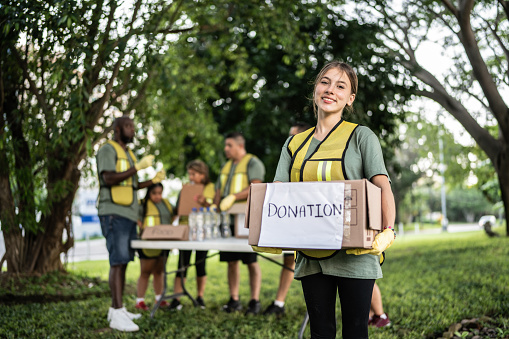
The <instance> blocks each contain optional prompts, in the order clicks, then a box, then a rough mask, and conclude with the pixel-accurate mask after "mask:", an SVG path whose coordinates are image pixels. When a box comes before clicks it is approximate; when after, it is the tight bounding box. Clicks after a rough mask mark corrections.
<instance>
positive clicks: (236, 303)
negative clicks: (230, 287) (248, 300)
mask: <svg viewBox="0 0 509 339" xmlns="http://www.w3.org/2000/svg"><path fill="white" fill-rule="evenodd" d="M223 311H225V312H226V313H233V312H236V311H242V305H241V304H240V300H233V298H230V300H229V301H228V304H226V305H223Z"/></svg>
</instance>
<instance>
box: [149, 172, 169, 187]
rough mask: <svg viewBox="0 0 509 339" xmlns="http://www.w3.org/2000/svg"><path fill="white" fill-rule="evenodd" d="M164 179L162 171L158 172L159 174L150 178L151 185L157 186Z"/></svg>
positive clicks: (164, 174)
mask: <svg viewBox="0 0 509 339" xmlns="http://www.w3.org/2000/svg"><path fill="white" fill-rule="evenodd" d="M164 179H166V173H165V172H164V170H160V171H159V172H157V173H156V176H155V177H153V178H152V183H153V184H158V183H160V182H161V181H163V180H164Z"/></svg>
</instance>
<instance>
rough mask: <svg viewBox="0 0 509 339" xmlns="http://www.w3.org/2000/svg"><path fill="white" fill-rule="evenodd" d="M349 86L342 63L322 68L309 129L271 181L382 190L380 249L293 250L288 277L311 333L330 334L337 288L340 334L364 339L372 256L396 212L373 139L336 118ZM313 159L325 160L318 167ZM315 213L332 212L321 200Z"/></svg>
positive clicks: (347, 100)
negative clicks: (298, 289) (356, 184)
mask: <svg viewBox="0 0 509 339" xmlns="http://www.w3.org/2000/svg"><path fill="white" fill-rule="evenodd" d="M357 85H358V81H357V75H356V74H355V71H354V70H353V68H352V67H351V66H350V65H348V64H346V63H343V62H339V61H334V62H331V63H329V64H327V65H325V66H324V67H323V68H322V70H321V71H320V73H319V74H318V75H317V77H316V80H315V85H314V90H313V108H314V112H315V116H316V118H317V123H316V127H314V128H311V129H308V130H307V131H305V132H302V133H299V134H297V135H295V136H292V137H290V138H288V140H287V141H286V143H285V145H284V146H283V151H282V152H281V156H280V160H279V164H278V167H277V170H276V176H275V178H274V181H281V182H289V181H290V182H301V181H330V180H355V179H357V180H359V179H364V178H365V179H368V180H370V181H371V182H372V183H373V184H375V185H377V186H378V187H380V188H381V190H382V226H384V229H385V230H384V231H383V233H382V235H383V236H382V237H380V238H379V236H377V237H376V238H375V239H378V240H377V243H380V248H378V247H377V248H376V249H375V248H374V249H373V250H360V251H357V252H355V254H358V255H355V254H353V252H352V254H350V252H347V251H346V250H340V251H337V252H336V253H334V254H333V255H332V256H331V255H330V252H328V251H323V250H320V249H319V248H320V247H318V246H317V247H315V249H314V251H312V254H311V253H310V252H309V251H302V252H297V257H296V265H295V278H296V279H298V280H301V282H302V290H303V292H304V297H305V300H306V305H307V308H308V313H309V319H310V326H311V337H312V338H315V337H327V338H333V337H335V335H336V316H335V300H336V295H337V294H338V292H339V299H340V302H341V308H342V311H343V312H342V320H343V328H342V332H343V338H368V317H369V310H370V303H371V295H372V291H373V286H374V283H375V279H379V278H381V277H382V271H381V269H380V260H379V254H380V253H381V252H382V251H384V250H385V249H386V248H387V247H388V246H390V244H392V241H393V240H394V233H393V231H392V229H391V228H392V226H393V225H394V220H395V214H396V211H395V205H394V196H393V194H392V190H391V186H390V182H389V176H388V174H387V170H386V168H385V164H384V160H383V155H382V150H381V147H380V142H379V141H378V138H377V137H376V135H375V134H374V133H373V132H372V131H371V130H370V129H369V128H367V127H364V126H360V125H358V124H355V123H351V122H347V121H345V120H343V111H344V110H345V109H346V110H351V109H352V105H353V103H354V101H355V97H356V95H357ZM320 164H327V165H326V166H325V165H322V166H321V167H320ZM305 207H306V206H305ZM300 211H301V209H299V212H300ZM303 211H307V209H306V208H304V209H303ZM313 211H314V210H313ZM317 211H319V212H321V213H322V215H325V214H331V213H334V212H335V210H334V208H333V206H330V205H322V206H321V207H320V210H317ZM272 212H273V213H274V212H276V214H275V215H277V216H278V217H280V216H283V217H286V218H287V217H288V215H289V213H292V214H291V215H293V212H292V211H290V209H289V208H285V206H279V207H277V209H276V206H274V207H273V208H272ZM316 220H317V219H316ZM314 225H315V226H316V222H315V224H314ZM382 239H385V240H382ZM375 247H376V246H375ZM322 248H323V247H322ZM375 250H376V252H375ZM325 252H327V253H325Z"/></svg>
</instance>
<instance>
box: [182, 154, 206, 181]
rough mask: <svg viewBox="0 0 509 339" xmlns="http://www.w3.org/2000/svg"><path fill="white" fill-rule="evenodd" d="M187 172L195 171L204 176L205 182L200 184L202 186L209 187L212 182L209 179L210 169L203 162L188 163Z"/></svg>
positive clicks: (193, 161)
mask: <svg viewBox="0 0 509 339" xmlns="http://www.w3.org/2000/svg"><path fill="white" fill-rule="evenodd" d="M186 169H187V170H190V169H191V170H193V171H195V172H198V173H200V174H203V175H204V176H205V177H204V178H203V181H202V182H200V184H203V185H207V184H208V183H209V182H210V177H209V167H208V166H207V165H206V164H205V163H204V162H203V161H201V160H192V161H190V162H188V163H187V166H186Z"/></svg>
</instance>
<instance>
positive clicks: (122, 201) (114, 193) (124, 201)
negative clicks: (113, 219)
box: [108, 140, 137, 206]
mask: <svg viewBox="0 0 509 339" xmlns="http://www.w3.org/2000/svg"><path fill="white" fill-rule="evenodd" d="M108 144H110V145H111V146H113V148H114V149H115V153H116V154H117V163H116V165H115V171H116V172H117V173H120V172H125V171H127V170H128V169H129V168H131V164H130V163H129V159H128V157H127V153H126V152H125V150H124V149H123V148H122V146H120V144H119V143H117V142H116V141H113V140H109V141H108ZM127 152H128V153H129V157H130V158H131V160H132V162H133V164H136V156H135V155H134V153H133V151H131V149H130V148H128V149H127ZM135 189H137V188H136V187H134V180H133V178H132V177H129V178H127V179H126V180H124V181H122V182H120V183H119V184H118V185H114V186H111V187H110V192H111V200H112V201H113V202H114V203H115V204H118V205H123V206H131V204H132V203H133V201H134V200H133V199H134V190H135Z"/></svg>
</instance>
